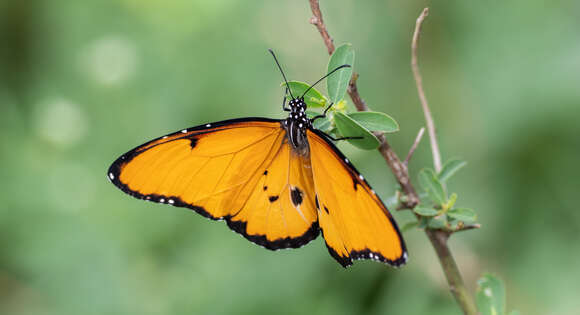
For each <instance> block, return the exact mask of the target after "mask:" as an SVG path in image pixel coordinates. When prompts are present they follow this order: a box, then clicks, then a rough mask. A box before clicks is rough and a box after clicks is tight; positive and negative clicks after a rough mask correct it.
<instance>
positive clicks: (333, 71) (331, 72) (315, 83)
mask: <svg viewBox="0 0 580 315" xmlns="http://www.w3.org/2000/svg"><path fill="white" fill-rule="evenodd" d="M350 67H351V65H342V66H338V67H336V68H335V69H334V70H332V71H330V72H329V73H327V74H326V75H325V76H323V77H322V78H320V79H319V80H318V81H316V82H314V84H312V85H311V86H310V87H308V89H306V91H304V93H303V94H302V96H300V98H303V97H304V95H306V93H308V91H310V89H311V88H313V87H314V86H315V85H317V84H318V83H320V81H322V80H324V79H326V78H327V77H328V76H329V75H331V74H333V73H335V72H336V71H338V70H340V69H342V68H350Z"/></svg>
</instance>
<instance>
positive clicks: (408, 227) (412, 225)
mask: <svg viewBox="0 0 580 315" xmlns="http://www.w3.org/2000/svg"><path fill="white" fill-rule="evenodd" d="M418 226H419V221H411V222H407V223H406V224H405V225H403V228H402V229H401V231H402V232H407V231H409V230H411V229H414V228H416V227H418Z"/></svg>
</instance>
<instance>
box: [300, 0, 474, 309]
mask: <svg viewBox="0 0 580 315" xmlns="http://www.w3.org/2000/svg"><path fill="white" fill-rule="evenodd" d="M309 2H310V7H311V9H312V14H313V17H312V18H311V19H310V22H311V23H312V24H314V25H315V26H316V28H317V29H318V31H319V32H320V34H321V36H322V38H323V40H324V43H325V45H326V48H327V49H328V54H332V53H333V52H334V44H333V43H332V39H331V37H330V35H329V34H328V30H327V29H326V26H325V25H324V23H323V19H322V13H321V11H320V6H319V3H318V0H309ZM427 13H428V9H425V10H423V13H422V14H421V16H420V17H419V19H417V24H416V29H415V34H414V36H413V46H412V67H413V73H414V75H415V79H416V80H417V79H418V81H417V89H418V92H419V98H420V99H421V105H422V106H423V111H424V113H425V120H426V121H427V129H428V131H429V136H430V139H431V148H432V150H433V156H434V164H435V169H436V170H437V171H439V170H441V157H440V153H439V148H438V146H437V140H436V139H435V126H434V123H433V119H432V117H431V112H430V111H429V106H428V105H427V99H426V98H425V93H424V92H423V86H422V83H421V75H420V73H419V68H418V63H417V55H416V51H417V40H418V38H419V34H418V33H419V30H420V28H421V23H422V22H423V20H424V19H425V17H426V16H427ZM357 79H358V74H357V73H355V72H353V74H352V78H351V81H350V83H349V86H348V93H349V95H350V97H351V99H352V101H353V103H354V105H355V106H356V108H357V110H359V111H367V110H369V109H368V106H367V105H366V103H365V102H364V100H363V99H362V98H361V96H360V95H359V93H358V89H357V85H356V81H357ZM377 138H378V139H379V141H380V142H381V145H380V147H379V149H378V150H379V152H380V153H381V155H382V156H383V157H384V159H385V161H386V162H387V164H388V165H389V167H390V168H391V171H392V172H393V174H394V175H395V178H396V179H397V181H398V182H399V185H400V186H401V189H402V190H403V192H404V193H405V194H406V196H407V198H406V199H407V201H406V202H405V204H404V206H405V207H406V208H409V209H412V208H414V207H415V206H416V205H417V204H418V203H419V196H418V195H417V192H416V191H415V188H414V187H413V185H412V183H411V180H410V177H409V171H408V169H407V165H406V164H405V163H403V162H402V161H401V159H400V158H399V157H398V156H397V154H396V153H395V152H394V151H393V149H392V148H391V146H390V145H389V143H388V142H387V139H386V138H385V136H384V135H383V134H379V135H377ZM425 233H426V234H427V237H428V238H429V240H430V241H431V244H432V245H433V248H435V251H436V253H437V257H438V258H439V261H440V262H441V267H442V269H443V272H444V273H445V277H446V278H447V282H448V283H449V287H450V290H451V293H452V294H453V296H454V297H455V300H456V301H457V303H458V304H459V306H460V307H461V309H462V310H463V313H464V314H467V315H477V314H478V313H477V309H476V308H475V303H474V301H473V297H472V296H471V295H470V294H469V291H468V290H467V288H466V287H465V285H464V283H463V279H462V278H461V274H460V273H459V269H458V268H457V264H455V260H454V259H453V255H452V254H451V251H450V250H449V247H448V246H447V240H448V238H449V235H450V234H449V233H448V232H445V231H442V230H429V229H426V230H425Z"/></svg>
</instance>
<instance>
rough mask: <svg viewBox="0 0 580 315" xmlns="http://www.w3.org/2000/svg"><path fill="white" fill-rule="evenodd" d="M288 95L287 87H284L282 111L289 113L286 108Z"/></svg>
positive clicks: (288, 109)
mask: <svg viewBox="0 0 580 315" xmlns="http://www.w3.org/2000/svg"><path fill="white" fill-rule="evenodd" d="M287 95H288V85H286V92H284V100H282V110H283V111H286V112H289V111H290V108H288V107H286V96H287Z"/></svg>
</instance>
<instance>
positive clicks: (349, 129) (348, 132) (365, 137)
mask: <svg viewBox="0 0 580 315" xmlns="http://www.w3.org/2000/svg"><path fill="white" fill-rule="evenodd" d="M334 124H335V125H336V128H338V131H339V132H340V134H341V135H342V136H343V137H361V139H349V140H348V142H350V143H351V144H352V145H354V146H356V147H358V148H360V149H363V150H373V149H376V148H378V147H379V145H380V142H379V139H377V137H375V136H374V135H373V134H372V133H371V132H370V131H368V130H366V129H365V128H364V127H363V126H361V125H360V124H359V123H357V122H356V121H354V120H353V119H352V118H350V117H348V116H347V115H345V114H343V113H341V112H335V113H334Z"/></svg>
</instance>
